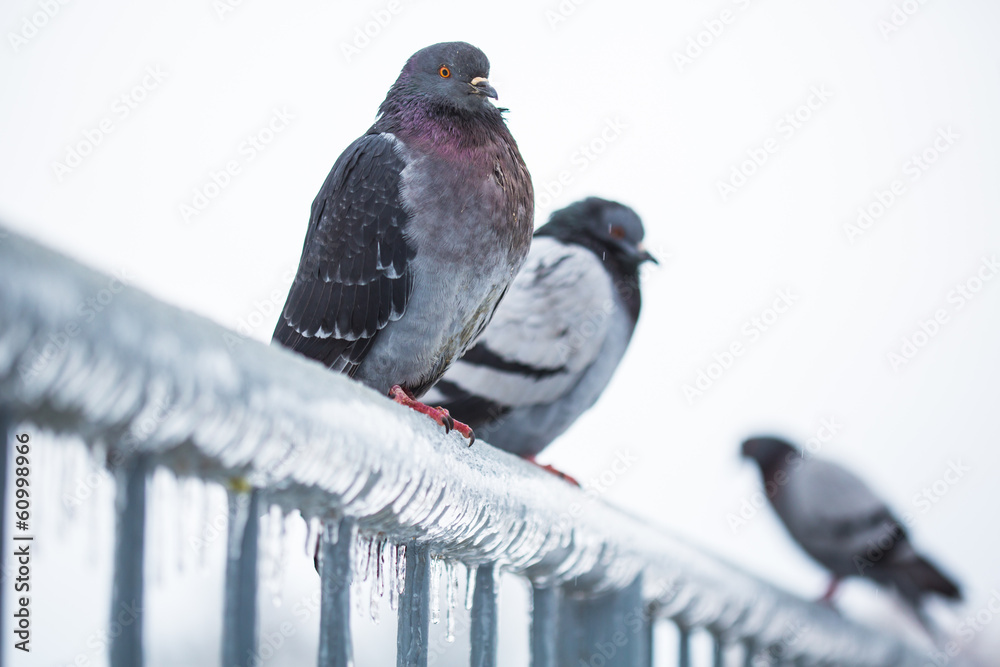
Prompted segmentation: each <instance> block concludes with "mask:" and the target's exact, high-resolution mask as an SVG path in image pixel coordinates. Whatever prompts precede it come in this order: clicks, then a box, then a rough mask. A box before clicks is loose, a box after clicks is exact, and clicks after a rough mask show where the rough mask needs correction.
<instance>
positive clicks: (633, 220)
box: [535, 197, 659, 268]
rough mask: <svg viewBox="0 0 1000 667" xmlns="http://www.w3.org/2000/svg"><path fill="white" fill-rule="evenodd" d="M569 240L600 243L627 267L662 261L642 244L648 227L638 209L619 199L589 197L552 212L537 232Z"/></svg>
mask: <svg viewBox="0 0 1000 667" xmlns="http://www.w3.org/2000/svg"><path fill="white" fill-rule="evenodd" d="M535 235H536V236H555V237H556V238H558V239H560V240H564V241H569V242H571V243H572V242H576V243H584V244H586V245H590V246H593V245H595V244H596V245H597V246H598V247H599V248H600V249H601V250H602V251H604V252H608V253H610V254H611V255H612V256H613V257H614V258H615V259H617V260H619V261H621V262H622V263H624V264H625V265H627V266H630V267H632V268H637V267H638V266H639V265H640V264H642V263H643V262H653V263H656V264H659V262H658V261H657V260H656V258H655V257H653V256H652V255H651V254H649V252H648V251H647V250H646V249H645V248H644V247H643V245H642V238H643V236H645V230H643V228H642V220H640V219H639V216H638V215H637V214H636V212H635V211H633V210H632V209H630V208H629V207H628V206H625V205H624V204H619V203H618V202H615V201H608V200H607V199H600V198H599V197H587V198H586V199H584V200H582V201H578V202H575V203H573V204H570V205H569V206H567V207H566V208H564V209H560V210H558V211H556V212H555V213H553V214H552V217H551V218H549V221H548V222H547V223H546V224H545V225H544V226H542V227H540V228H539V229H538V231H537V232H535Z"/></svg>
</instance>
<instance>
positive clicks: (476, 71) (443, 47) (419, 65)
mask: <svg viewBox="0 0 1000 667" xmlns="http://www.w3.org/2000/svg"><path fill="white" fill-rule="evenodd" d="M489 75H490V61H489V60H488V59H487V58H486V54H485V53H483V52H482V51H480V50H479V49H477V48H476V47H474V46H473V45H471V44H467V43H465V42H442V43H440V44H433V45H431V46H428V47H426V48H423V49H420V50H419V51H417V52H416V53H414V54H413V55H412V56H410V59H409V60H407V61H406V65H404V66H403V71H402V72H400V73H399V78H398V79H396V83H395V84H393V86H392V89H391V90H390V91H389V97H388V98H386V101H389V99H391V98H392V97H393V96H402V97H406V98H409V99H411V100H418V101H419V102H420V103H422V104H425V105H430V106H433V107H436V108H439V109H447V110H449V111H453V112H458V113H462V112H471V113H475V112H477V111H482V110H484V109H487V110H492V112H493V113H499V112H498V111H497V108H496V107H494V106H493V105H492V104H491V103H490V102H489V99H488V98H491V97H492V98H493V99H497V91H496V90H494V88H493V86H491V85H490V82H489V79H488V77H489Z"/></svg>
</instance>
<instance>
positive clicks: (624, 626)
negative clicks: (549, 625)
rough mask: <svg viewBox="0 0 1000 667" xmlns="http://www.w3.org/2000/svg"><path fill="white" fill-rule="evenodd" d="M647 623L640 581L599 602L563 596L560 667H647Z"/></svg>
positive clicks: (560, 628)
mask: <svg viewBox="0 0 1000 667" xmlns="http://www.w3.org/2000/svg"><path fill="white" fill-rule="evenodd" d="M650 622H651V621H650V619H649V617H648V614H647V613H646V606H645V604H644V603H643V600H642V578H641V577H637V578H636V580H635V581H634V582H632V584H630V585H629V586H628V587H626V588H624V589H622V590H620V591H616V592H613V593H608V594H606V595H603V596H601V597H598V598H582V599H574V598H572V597H570V596H569V595H565V594H564V595H563V597H562V601H561V603H560V605H559V640H558V650H559V659H558V663H559V665H578V664H580V663H581V662H582V663H583V664H584V665H592V664H595V663H600V664H601V665H603V666H605V667H649V665H650V664H651V659H652V656H651V654H650V645H649V624H650Z"/></svg>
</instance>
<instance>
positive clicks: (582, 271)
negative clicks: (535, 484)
mask: <svg viewBox="0 0 1000 667" xmlns="http://www.w3.org/2000/svg"><path fill="white" fill-rule="evenodd" d="M642 238H643V227H642V221H641V220H640V219H639V216H638V215H636V213H635V211H633V210H632V209H630V208H629V207H627V206H624V205H622V204H619V203H617V202H614V201H608V200H605V199H599V198H597V197H590V198H587V199H584V200H582V201H578V202H575V203H573V204H571V205H569V206H567V207H566V208H564V209H561V210H559V211H556V212H555V213H553V214H552V216H551V218H550V219H549V221H548V222H547V223H546V224H545V225H543V226H542V227H540V228H539V229H538V231H537V232H535V235H534V239H533V241H532V245H531V250H530V251H529V253H528V259H527V261H526V262H525V265H524V268H523V269H522V270H521V273H520V274H518V276H517V278H516V279H515V280H514V283H513V284H512V285H511V287H510V290H509V291H508V294H507V296H506V298H505V299H504V302H503V303H502V304H501V306H500V307H499V308H498V309H497V312H496V315H495V316H494V317H493V322H492V323H491V324H490V326H489V327H487V329H486V331H485V332H484V333H483V335H482V337H481V338H480V339H479V340H478V341H477V342H476V344H475V346H474V347H472V348H471V349H470V350H469V351H468V352H466V353H465V356H464V357H462V358H461V359H460V360H459V361H457V362H456V363H455V364H454V365H453V366H452V367H451V369H449V370H448V372H447V373H445V375H444V377H443V378H442V379H441V380H440V381H439V382H438V383H437V385H435V387H434V388H433V389H432V390H431V393H430V394H429V395H428V396H433V400H434V401H440V402H441V403H442V405H443V407H444V408H445V409H447V410H448V411H449V412H451V413H453V414H455V415H457V416H459V417H460V418H461V419H462V420H464V421H466V422H467V423H469V424H471V425H472V426H473V427H474V428H476V429H479V430H480V437H483V438H485V440H486V441H487V442H489V443H490V444H491V445H494V446H496V447H499V448H500V449H503V450H506V451H508V452H511V453H513V454H516V455H518V456H521V457H523V458H527V459H528V460H530V461H532V462H534V457H535V456H536V455H537V454H538V453H539V452H541V451H542V450H543V449H544V448H545V447H546V446H547V445H548V444H549V443H551V442H552V441H553V440H555V439H556V438H557V437H559V435H561V434H562V433H563V432H565V431H566V429H568V428H569V427H570V425H572V424H573V422H575V421H576V420H577V418H578V417H579V416H580V415H582V414H583V413H584V412H586V411H587V410H588V409H589V408H590V407H591V406H593V405H594V403H595V402H596V401H597V399H598V397H600V395H601V392H603V391H604V388H605V387H606V386H607V385H608V382H609V381H610V380H611V376H612V375H613V374H614V372H615V369H616V368H617V367H618V363H619V362H620V361H621V359H622V356H623V355H624V354H625V349H626V348H627V347H628V344H629V341H630V340H631V338H632V332H633V330H634V329H635V325H636V320H637V319H638V317H639V306H640V294H639V266H640V265H641V264H642V263H643V262H646V261H653V262H655V261H656V260H655V259H654V258H653V256H652V255H650V254H649V252H647V251H646V250H645V249H644V248H643V245H642ZM543 467H546V468H548V466H543ZM549 469H550V470H552V469H551V468H549ZM552 472H556V473H557V474H561V473H558V472H557V471H555V470H552ZM570 481H572V480H570Z"/></svg>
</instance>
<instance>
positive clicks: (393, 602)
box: [389, 544, 399, 611]
mask: <svg viewBox="0 0 1000 667" xmlns="http://www.w3.org/2000/svg"><path fill="white" fill-rule="evenodd" d="M398 579H399V545H398V544H393V545H391V547H390V549H389V609H391V610H393V611H396V609H398V608H399V581H398Z"/></svg>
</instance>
